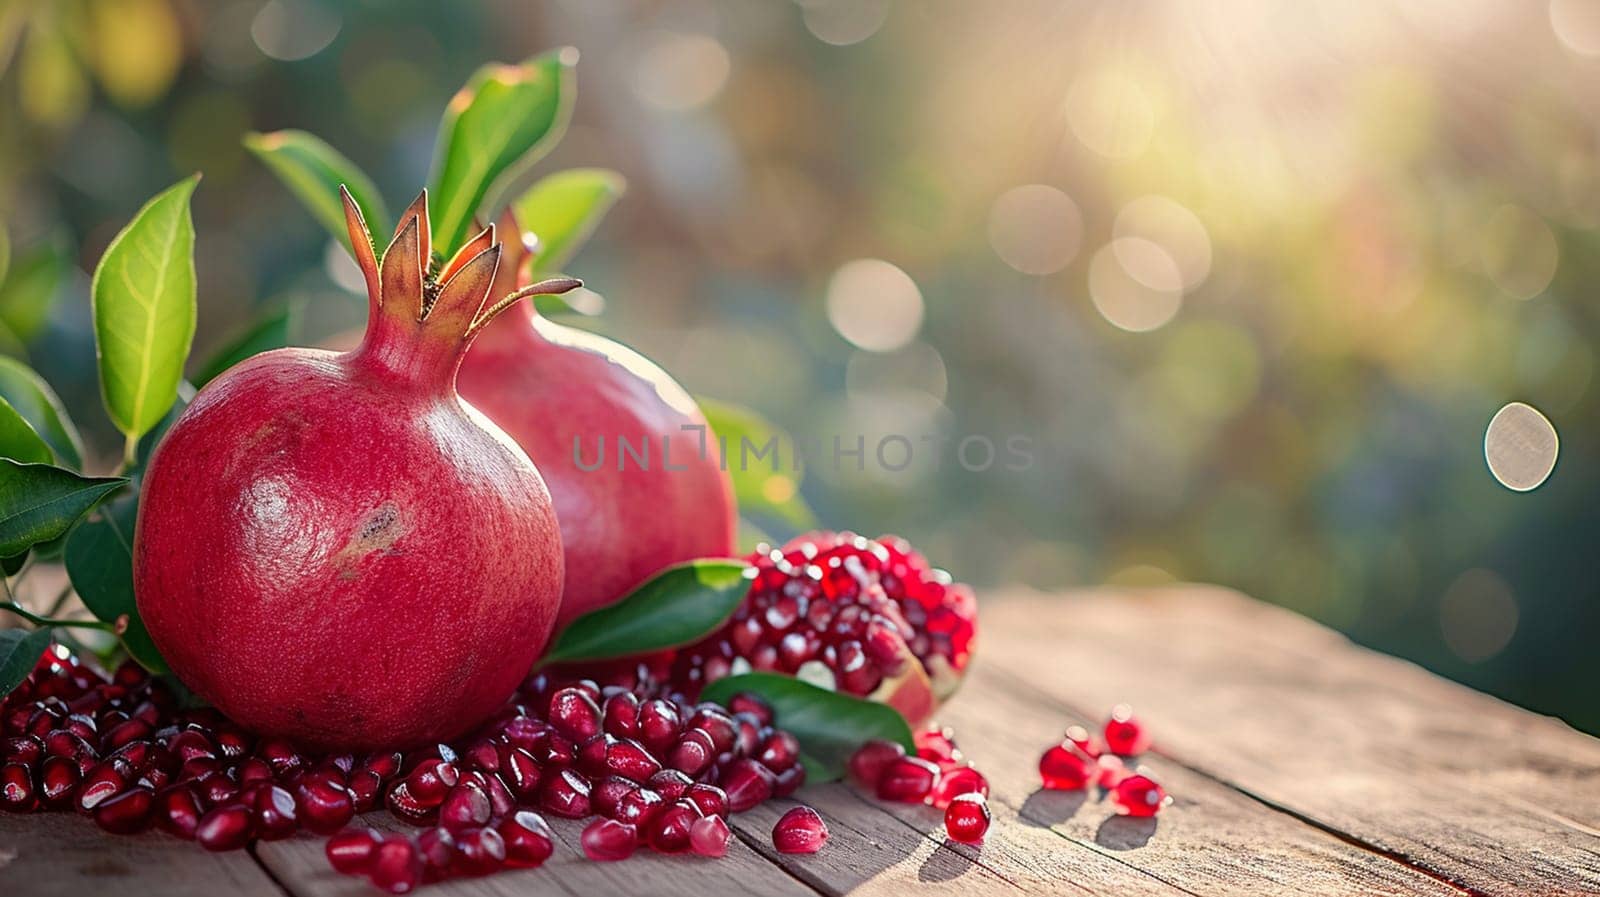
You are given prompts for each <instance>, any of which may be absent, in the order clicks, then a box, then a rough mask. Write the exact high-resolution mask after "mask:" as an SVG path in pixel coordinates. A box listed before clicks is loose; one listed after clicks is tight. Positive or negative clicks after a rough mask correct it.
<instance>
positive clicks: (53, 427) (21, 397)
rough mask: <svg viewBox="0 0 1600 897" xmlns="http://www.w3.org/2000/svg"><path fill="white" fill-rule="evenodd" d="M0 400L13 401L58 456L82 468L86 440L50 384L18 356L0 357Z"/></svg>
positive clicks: (63, 460)
mask: <svg viewBox="0 0 1600 897" xmlns="http://www.w3.org/2000/svg"><path fill="white" fill-rule="evenodd" d="M0 399H5V400H6V401H7V402H9V403H11V407H12V408H15V409H16V411H17V413H18V414H20V415H22V418H23V420H26V421H27V422H28V424H29V425H30V426H31V427H33V430H34V432H35V433H38V434H39V435H40V436H41V437H43V438H44V441H45V442H47V443H49V444H50V449H51V451H53V452H55V455H56V459H57V460H58V461H60V462H61V464H62V465H63V466H66V467H70V468H72V469H73V470H79V469H81V468H82V467H83V440H82V439H81V438H79V436H78V428H77V427H75V426H73V424H72V418H70V417H68V416H67V409H66V408H65V407H64V406H62V404H61V400H60V399H59V398H57V397H56V394H55V391H54V390H52V389H51V388H50V384H48V383H46V382H44V378H43V377H40V376H39V375H38V374H36V373H34V371H33V368H30V367H28V366H27V365H25V364H23V363H22V362H20V361H17V360H16V359H15V358H5V357H3V356H0Z"/></svg>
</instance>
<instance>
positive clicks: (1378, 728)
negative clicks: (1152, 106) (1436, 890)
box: [979, 586, 1600, 895]
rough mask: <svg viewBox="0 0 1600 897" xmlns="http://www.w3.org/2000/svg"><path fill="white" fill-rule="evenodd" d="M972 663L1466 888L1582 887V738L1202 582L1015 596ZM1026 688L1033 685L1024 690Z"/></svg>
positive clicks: (1593, 779) (1590, 815)
mask: <svg viewBox="0 0 1600 897" xmlns="http://www.w3.org/2000/svg"><path fill="white" fill-rule="evenodd" d="M984 613H985V626H986V630H987V634H988V637H989V638H988V642H987V651H986V654H985V656H983V657H982V658H981V659H980V661H979V662H980V663H982V664H984V665H985V666H986V667H988V668H989V669H990V670H991V671H992V672H993V673H994V674H996V675H1007V674H1008V675H1009V676H1010V679H1011V682H1012V683H1013V685H1014V687H1015V688H1017V689H1018V690H1019V691H1021V692H1023V697H1024V699H1026V700H1040V699H1044V700H1048V701H1052V702H1055V703H1057V704H1058V705H1059V706H1061V707H1070V708H1072V709H1074V710H1076V711H1077V712H1079V713H1087V714H1100V713H1103V712H1104V708H1107V707H1109V706H1110V705H1111V704H1113V703H1115V702H1117V701H1128V702H1130V703H1132V704H1134V705H1135V706H1136V707H1138V708H1139V709H1140V710H1141V715H1142V716H1144V717H1145V718H1146V719H1147V720H1148V721H1149V722H1150V724H1151V725H1152V728H1153V731H1154V732H1155V735H1156V738H1157V749H1158V750H1159V751H1161V752H1162V753H1165V754H1166V755H1168V756H1170V757H1172V758H1175V759H1177V760H1179V761H1181V762H1182V763H1183V764H1185V765H1188V766H1191V767H1193V768H1195V769H1198V770H1200V771H1203V772H1204V773H1206V774H1208V775H1211V776H1214V777H1216V778H1218V779H1220V780H1222V781H1224V782H1226V783H1228V784H1230V785H1232V786H1233V787H1236V788H1238V789H1240V790H1241V791H1243V792H1245V793H1247V794H1249V795H1253V796H1256V797H1258V798H1259V799H1260V800H1263V801H1266V802H1268V803H1271V804H1273V805H1275V806H1279V807H1283V808H1285V809H1287V810H1289V811H1291V812H1293V813H1295V814H1298V815H1301V816H1303V817H1305V818H1306V819H1308V820H1311V821H1313V822H1314V823H1315V824H1317V825H1320V826H1324V827H1326V828H1328V829H1329V830H1331V831H1335V832H1338V833H1342V834H1343V835H1346V836H1348V837H1350V838H1352V839H1355V840H1357V841H1359V842H1361V843H1362V844H1365V845H1369V846H1371V847H1372V848H1374V849H1376V850H1380V851H1383V852H1386V853H1389V854H1391V855H1393V856H1395V857H1398V858H1401V859H1403V860H1404V861H1405V862H1408V863H1411V864H1414V865H1415V866H1417V867H1418V868H1420V869H1424V870H1427V871H1428V872H1429V873H1431V874H1433V875H1436V876H1438V877H1440V878H1443V879H1445V880H1447V881H1449V882H1451V883H1454V884H1456V885H1459V886H1462V887H1464V888H1466V889H1468V890H1470V891H1473V892H1477V893H1484V894H1518V895H1521V894H1594V893H1600V836H1597V832H1596V827H1597V826H1596V823H1597V822H1600V742H1597V741H1596V740H1595V739H1592V738H1589V737H1588V736H1585V735H1583V734H1581V733H1578V732H1575V731H1573V730H1571V729H1570V728H1568V727H1566V726H1564V725H1562V724H1560V723H1559V722H1557V721H1554V720H1548V719H1544V718H1541V717H1537V716H1535V715H1533V714H1529V713H1526V712H1524V711H1521V710H1518V709H1516V708H1513V707H1510V706H1509V705H1506V704H1503V703H1501V702H1499V701H1496V700H1494V699H1492V698H1489V697H1487V696H1484V695H1481V694H1478V693H1475V692H1472V691H1471V690H1469V689H1466V688H1463V687H1460V686H1457V685H1454V684H1452V683H1449V682H1446V681H1444V680H1442V679H1440V678H1438V677H1436V676H1433V675H1431V674H1429V673H1427V672H1425V671H1423V670H1421V669H1419V668H1417V667H1415V666H1412V665H1410V664H1407V663H1404V662H1402V661H1398V660H1395V659H1393V658H1388V657H1384V656H1382V655H1377V654H1374V653H1371V652H1367V651H1364V650H1361V649H1359V648H1356V647H1354V646H1352V645H1350V644H1349V643H1348V642H1347V641H1345V640H1344V639H1343V638H1341V637H1339V636H1338V635H1337V634H1334V633H1332V632H1330V631H1328V630H1326V629H1323V628H1321V627H1319V626H1316V625H1315V624H1313V623H1310V622H1309V621H1306V620H1303V619H1301V618H1299V617H1296V616H1294V615H1293V614H1290V613H1288V612H1286V611H1282V610H1279V609H1276V608H1272V607H1270V606H1267V605H1262V604H1259V603H1257V602H1254V601H1252V600H1250V599H1247V598H1245V597H1243V596H1240V595H1237V594H1236V593H1232V592H1228V591H1225V590H1221V589H1214V588H1206V587H1198V586H1187V587H1176V588H1172V589H1167V590H1154V591H1142V592H1121V593H1117V592H1109V591H1102V592H1096V593H1085V594H1080V595H1076V596H1071V597H1063V596H1038V595H1032V596H1016V597H1014V598H1013V599H1012V600H990V601H989V602H988V603H987V604H986V605H985V608H984ZM1029 689H1034V691H1032V692H1031V693H1029Z"/></svg>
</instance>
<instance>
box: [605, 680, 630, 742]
mask: <svg viewBox="0 0 1600 897" xmlns="http://www.w3.org/2000/svg"><path fill="white" fill-rule="evenodd" d="M602 715H603V717H604V719H603V720H602V721H601V725H602V727H604V729H605V731H606V734H608V735H613V736H615V737H617V738H638V737H639V733H640V729H639V697H638V696H637V695H635V694H634V693H633V692H629V691H625V692H620V693H618V694H614V695H612V696H611V697H609V698H606V703H605V707H604V709H603V711H602Z"/></svg>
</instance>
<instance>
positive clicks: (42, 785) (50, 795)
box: [39, 757, 78, 809]
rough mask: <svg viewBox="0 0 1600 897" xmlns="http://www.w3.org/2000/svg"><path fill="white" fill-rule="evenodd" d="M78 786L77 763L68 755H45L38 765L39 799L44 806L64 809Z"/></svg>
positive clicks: (70, 802) (68, 804) (69, 803)
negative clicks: (41, 762)
mask: <svg viewBox="0 0 1600 897" xmlns="http://www.w3.org/2000/svg"><path fill="white" fill-rule="evenodd" d="M77 788H78V764H77V763H74V762H73V761H72V759H71V758H68V757H45V758H44V762H43V764H41V765H40V767H39V799H40V802H42V803H43V804H44V805H45V806H47V807H51V808H54V809H65V808H67V807H68V806H70V805H71V804H72V795H74V794H75V793H77Z"/></svg>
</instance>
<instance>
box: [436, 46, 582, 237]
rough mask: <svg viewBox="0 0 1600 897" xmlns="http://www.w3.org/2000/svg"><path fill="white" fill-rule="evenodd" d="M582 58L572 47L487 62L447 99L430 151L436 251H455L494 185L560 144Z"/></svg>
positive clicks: (499, 186)
mask: <svg viewBox="0 0 1600 897" xmlns="http://www.w3.org/2000/svg"><path fill="white" fill-rule="evenodd" d="M577 59H578V51H576V50H574V49H572V48H571V47H567V48H564V49H561V50H554V51H552V52H549V53H544V54H541V55H539V56H536V57H534V58H532V59H530V60H528V61H526V62H524V63H522V64H521V65H504V64H492V65H486V66H484V67H483V68H480V69H478V71H477V72H476V73H475V74H474V75H473V76H472V79H471V80H469V81H468V82H467V84H466V86H464V87H462V88H461V90H459V91H457V93H456V95H455V96H454V97H452V98H451V99H450V104H449V105H448V106H447V107H445V113H444V119H443V120H442V121H441V122H440V123H439V142H438V145H437V146H436V148H435V149H434V155H433V181H432V183H433V191H432V192H433V198H432V206H433V209H434V218H433V247H434V250H435V251H437V252H439V253H440V254H441V255H443V256H445V257H446V258H448V257H449V256H450V254H451V253H453V252H455V250H456V248H457V247H458V246H459V245H460V244H461V241H462V240H464V239H465V238H466V236H467V229H468V228H470V227H471V226H472V219H473V216H474V215H476V214H478V212H479V211H480V210H481V209H482V208H483V207H484V204H485V200H487V199H489V198H490V193H491V191H492V190H503V188H504V187H505V185H506V184H507V183H508V182H510V181H513V180H515V179H516V178H517V177H518V175H519V174H520V173H521V171H522V169H524V168H526V167H527V166H529V165H532V164H533V163H534V162H536V161H538V159H539V157H540V156H542V155H543V154H544V151H545V150H547V149H548V148H549V147H550V146H551V145H553V144H554V143H555V140H556V138H558V137H559V136H560V134H561V131H562V130H563V129H564V128H565V127H566V122H567V118H568V117H569V115H570V114H571V109H572V67H573V65H574V64H576V62H577Z"/></svg>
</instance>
